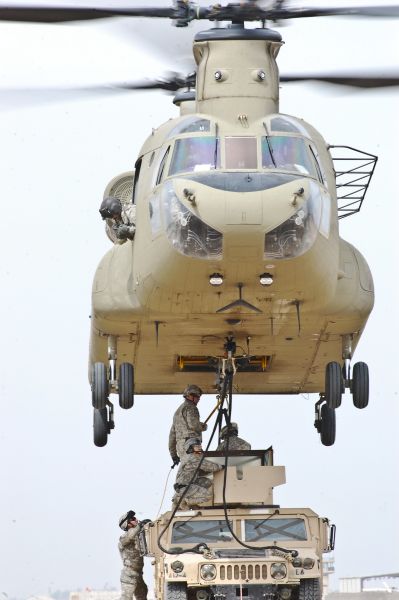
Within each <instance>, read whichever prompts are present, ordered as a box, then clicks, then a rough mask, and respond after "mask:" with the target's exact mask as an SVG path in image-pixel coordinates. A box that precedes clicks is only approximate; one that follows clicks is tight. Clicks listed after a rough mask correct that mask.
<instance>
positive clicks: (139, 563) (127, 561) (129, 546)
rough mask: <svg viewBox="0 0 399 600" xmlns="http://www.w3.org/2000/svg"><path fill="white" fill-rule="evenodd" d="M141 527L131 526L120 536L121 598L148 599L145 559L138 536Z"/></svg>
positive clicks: (123, 599)
mask: <svg viewBox="0 0 399 600" xmlns="http://www.w3.org/2000/svg"><path fill="white" fill-rule="evenodd" d="M140 529H141V527H140V526H139V525H137V526H136V527H131V528H130V529H128V530H127V531H126V533H124V534H123V535H121V537H120V538H119V544H118V548H119V552H120V555H121V559H122V562H123V569H122V572H121V590H122V595H121V600H133V596H134V598H135V599H136V600H147V592H148V588H147V586H146V584H145V582H144V579H143V566H144V560H143V557H142V556H140V552H139V549H138V545H137V543H136V537H137V535H138V534H139V533H140Z"/></svg>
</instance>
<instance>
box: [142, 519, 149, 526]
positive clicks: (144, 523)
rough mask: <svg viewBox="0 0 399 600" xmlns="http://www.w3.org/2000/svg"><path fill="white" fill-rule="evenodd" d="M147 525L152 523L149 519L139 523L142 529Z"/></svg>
mask: <svg viewBox="0 0 399 600" xmlns="http://www.w3.org/2000/svg"><path fill="white" fill-rule="evenodd" d="M147 523H152V521H151V519H144V520H143V521H140V525H142V526H143V527H144V525H147Z"/></svg>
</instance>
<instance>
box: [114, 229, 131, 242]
mask: <svg viewBox="0 0 399 600" xmlns="http://www.w3.org/2000/svg"><path fill="white" fill-rule="evenodd" d="M129 234H130V227H129V225H119V227H118V229H117V231H116V237H117V238H118V240H126V239H127V238H128V237H129Z"/></svg>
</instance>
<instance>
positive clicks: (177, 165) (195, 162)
mask: <svg viewBox="0 0 399 600" xmlns="http://www.w3.org/2000/svg"><path fill="white" fill-rule="evenodd" d="M217 166H218V144H217V138H216V137H214V136H204V137H192V138H183V139H181V140H176V142H175V147H174V149H173V156H172V160H171V164H170V169H169V175H175V174H176V173H185V172H187V171H210V170H211V169H215V168H216V167H217Z"/></svg>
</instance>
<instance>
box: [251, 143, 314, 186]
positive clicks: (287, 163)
mask: <svg viewBox="0 0 399 600" xmlns="http://www.w3.org/2000/svg"><path fill="white" fill-rule="evenodd" d="M262 167H263V168H264V169H272V168H276V169H283V170H285V171H296V172H299V173H302V174H304V175H310V176H311V177H315V176H316V171H315V166H314V165H313V164H312V162H311V159H310V156H309V151H308V148H307V144H306V142H305V140H304V139H303V138H300V137H291V136H285V135H271V136H267V137H266V136H263V137H262Z"/></svg>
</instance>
